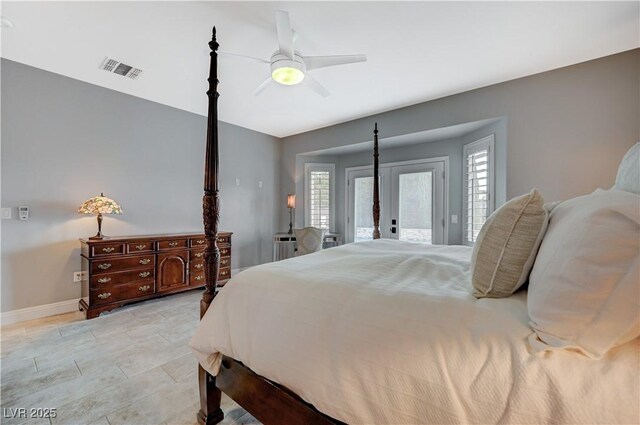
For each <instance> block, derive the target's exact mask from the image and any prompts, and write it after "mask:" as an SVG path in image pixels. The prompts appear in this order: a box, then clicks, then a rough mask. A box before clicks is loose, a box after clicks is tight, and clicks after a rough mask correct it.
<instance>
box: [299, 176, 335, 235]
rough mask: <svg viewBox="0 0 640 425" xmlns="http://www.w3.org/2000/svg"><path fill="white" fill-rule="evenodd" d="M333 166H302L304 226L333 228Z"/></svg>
mask: <svg viewBox="0 0 640 425" xmlns="http://www.w3.org/2000/svg"><path fill="white" fill-rule="evenodd" d="M334 180H335V165H334V164H304V211H305V220H304V221H305V226H311V227H317V228H319V229H327V230H331V229H333V228H334V220H335V214H334V208H335V202H334V197H335V195H334V193H335V189H334V188H335V181H334Z"/></svg>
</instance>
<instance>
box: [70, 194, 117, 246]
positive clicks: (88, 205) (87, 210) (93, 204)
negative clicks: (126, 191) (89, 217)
mask: <svg viewBox="0 0 640 425" xmlns="http://www.w3.org/2000/svg"><path fill="white" fill-rule="evenodd" d="M78 212H79V213H81V214H98V233H97V234H96V235H95V236H92V237H91V238H89V239H105V236H104V235H103V234H102V214H122V207H121V206H120V205H118V203H117V202H116V201H114V200H113V199H110V198H107V197H106V196H104V194H103V193H101V194H100V196H94V197H93V198H90V199H87V200H86V201H84V202H83V203H82V205H80V208H78Z"/></svg>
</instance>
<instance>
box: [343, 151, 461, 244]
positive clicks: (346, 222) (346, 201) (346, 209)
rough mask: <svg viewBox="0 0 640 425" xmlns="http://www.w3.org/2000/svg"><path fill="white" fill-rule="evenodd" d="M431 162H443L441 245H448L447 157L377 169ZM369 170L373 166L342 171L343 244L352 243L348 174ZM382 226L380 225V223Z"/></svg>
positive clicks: (388, 163) (388, 164) (387, 165)
mask: <svg viewBox="0 0 640 425" xmlns="http://www.w3.org/2000/svg"><path fill="white" fill-rule="evenodd" d="M431 162H444V194H443V198H444V199H443V202H444V218H443V220H444V229H443V232H444V235H443V241H442V243H443V245H449V157H448V156H434V157H431V158H422V159H411V160H408V161H396V162H385V163H383V164H380V165H379V167H380V168H382V167H397V166H400V165H415V164H428V163H431ZM361 170H371V171H373V165H360V166H356V167H346V168H345V169H344V225H345V229H344V230H345V232H344V234H345V243H349V242H353V241H352V240H349V227H348V226H350V224H351V223H349V173H350V172H352V171H361ZM381 225H382V223H381ZM381 230H382V229H381Z"/></svg>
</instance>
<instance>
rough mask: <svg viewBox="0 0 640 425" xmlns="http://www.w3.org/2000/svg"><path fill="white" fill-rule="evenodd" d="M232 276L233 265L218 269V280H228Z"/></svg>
mask: <svg viewBox="0 0 640 425" xmlns="http://www.w3.org/2000/svg"><path fill="white" fill-rule="evenodd" d="M230 277H231V267H224V268H220V270H219V271H218V280H227V279H229V278H230Z"/></svg>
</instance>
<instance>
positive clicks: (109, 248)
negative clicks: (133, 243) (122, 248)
mask: <svg viewBox="0 0 640 425" xmlns="http://www.w3.org/2000/svg"><path fill="white" fill-rule="evenodd" d="M115 250H116V249H115V248H114V247H112V246H110V247H108V248H102V252H113V251H115Z"/></svg>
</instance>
